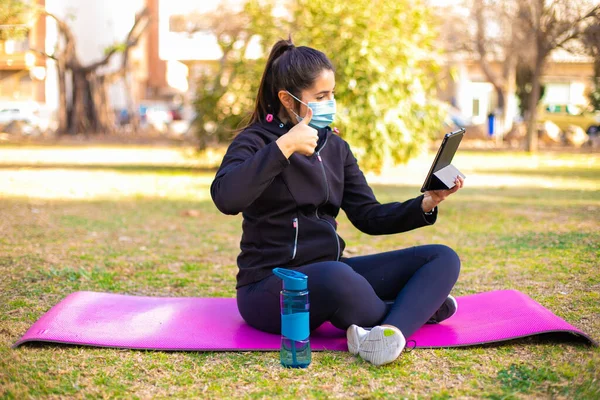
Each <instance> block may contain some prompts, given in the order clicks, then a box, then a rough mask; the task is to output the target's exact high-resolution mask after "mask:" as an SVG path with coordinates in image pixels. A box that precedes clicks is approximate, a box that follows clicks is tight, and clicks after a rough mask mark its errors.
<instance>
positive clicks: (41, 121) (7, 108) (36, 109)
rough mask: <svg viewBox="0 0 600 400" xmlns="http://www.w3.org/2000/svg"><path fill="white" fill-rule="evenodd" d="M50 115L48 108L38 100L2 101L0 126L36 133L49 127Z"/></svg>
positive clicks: (24, 132) (25, 133)
mask: <svg viewBox="0 0 600 400" xmlns="http://www.w3.org/2000/svg"><path fill="white" fill-rule="evenodd" d="M49 123H50V116H49V113H48V112H47V110H46V109H44V108H43V107H42V106H40V104H38V103H36V102H33V101H32V102H28V101H7V102H2V103H0V128H2V129H5V130H12V129H10V127H13V128H14V127H15V126H18V131H20V133H22V134H24V135H36V134H40V133H42V132H45V131H46V130H47V129H48V128H49Z"/></svg>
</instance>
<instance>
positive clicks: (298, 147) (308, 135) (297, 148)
mask: <svg viewBox="0 0 600 400" xmlns="http://www.w3.org/2000/svg"><path fill="white" fill-rule="evenodd" d="M312 116H313V111H312V108H310V107H307V113H306V116H305V117H304V119H302V121H300V122H299V123H297V124H296V125H295V126H294V127H293V128H292V129H290V130H289V131H288V132H287V133H286V134H285V135H283V136H281V137H280V138H279V139H277V145H278V146H279V148H280V149H281V152H282V153H283V154H284V155H285V157H286V158H290V156H291V155H292V154H293V153H296V152H297V153H300V154H302V155H304V156H310V155H312V154H313V153H314V152H315V149H316V148H317V142H318V141H319V135H318V132H317V130H316V129H314V128H311V127H310V126H308V124H309V122H310V120H311V119H312Z"/></svg>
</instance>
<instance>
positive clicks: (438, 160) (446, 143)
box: [421, 128, 465, 193]
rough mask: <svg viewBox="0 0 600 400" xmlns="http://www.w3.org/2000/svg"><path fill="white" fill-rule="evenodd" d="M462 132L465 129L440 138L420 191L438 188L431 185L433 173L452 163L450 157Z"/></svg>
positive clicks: (457, 144) (452, 155)
mask: <svg viewBox="0 0 600 400" xmlns="http://www.w3.org/2000/svg"><path fill="white" fill-rule="evenodd" d="M464 133H465V130H464V128H463V129H460V130H458V131H456V132H451V133H448V134H446V135H445V136H444V140H442V144H441V145H440V148H439V149H438V152H437V154H436V156H435V159H434V160H433V164H431V168H430V169H429V173H428V174H427V177H426V178H425V183H423V187H422V188H421V193H422V192H425V191H427V190H435V189H440V187H431V186H432V180H433V174H434V173H435V172H437V171H439V170H441V169H442V168H445V167H447V166H448V165H450V164H451V163H452V159H453V158H454V154H456V150H457V149H458V146H459V144H460V141H461V140H462V138H463V135H464Z"/></svg>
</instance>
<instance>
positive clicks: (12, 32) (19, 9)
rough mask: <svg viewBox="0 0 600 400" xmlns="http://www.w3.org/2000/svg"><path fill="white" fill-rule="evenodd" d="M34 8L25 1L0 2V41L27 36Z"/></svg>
mask: <svg viewBox="0 0 600 400" xmlns="http://www.w3.org/2000/svg"><path fill="white" fill-rule="evenodd" d="M35 13H36V6H35V4H33V3H32V2H31V1H25V0H0V40H7V39H12V38H21V37H24V36H26V35H27V31H28V30H29V25H30V24H31V22H32V19H33V17H34V15H35Z"/></svg>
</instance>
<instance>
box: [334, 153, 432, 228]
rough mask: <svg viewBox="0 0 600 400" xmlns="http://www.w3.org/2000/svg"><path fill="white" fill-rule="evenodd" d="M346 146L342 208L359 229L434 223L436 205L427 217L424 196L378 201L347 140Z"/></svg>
mask: <svg viewBox="0 0 600 400" xmlns="http://www.w3.org/2000/svg"><path fill="white" fill-rule="evenodd" d="M346 147H347V150H348V153H347V156H346V160H345V162H344V195H343V199H342V209H343V210H344V211H345V212H346V215H348V218H349V219H350V221H351V222H352V224H353V225H354V226H355V227H356V228H358V229H359V230H360V231H362V232H364V233H366V234H369V235H385V234H392V233H400V232H406V231H410V230H412V229H416V228H419V227H422V226H425V225H432V224H433V223H435V221H436V219H437V207H436V208H435V211H434V213H433V214H432V215H429V216H426V215H425V214H424V213H423V209H422V208H421V202H422V201H423V195H421V196H419V197H416V198H414V199H410V200H407V201H405V202H402V203H400V202H393V203H387V204H381V203H379V202H378V201H377V199H376V198H375V195H374V194H373V190H372V189H371V188H370V187H369V185H368V183H367V180H366V179H365V176H364V174H363V173H362V171H361V170H360V168H359V167H358V163H357V161H356V158H355V157H354V155H353V154H352V151H351V150H350V147H349V146H348V144H347V143H346Z"/></svg>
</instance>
